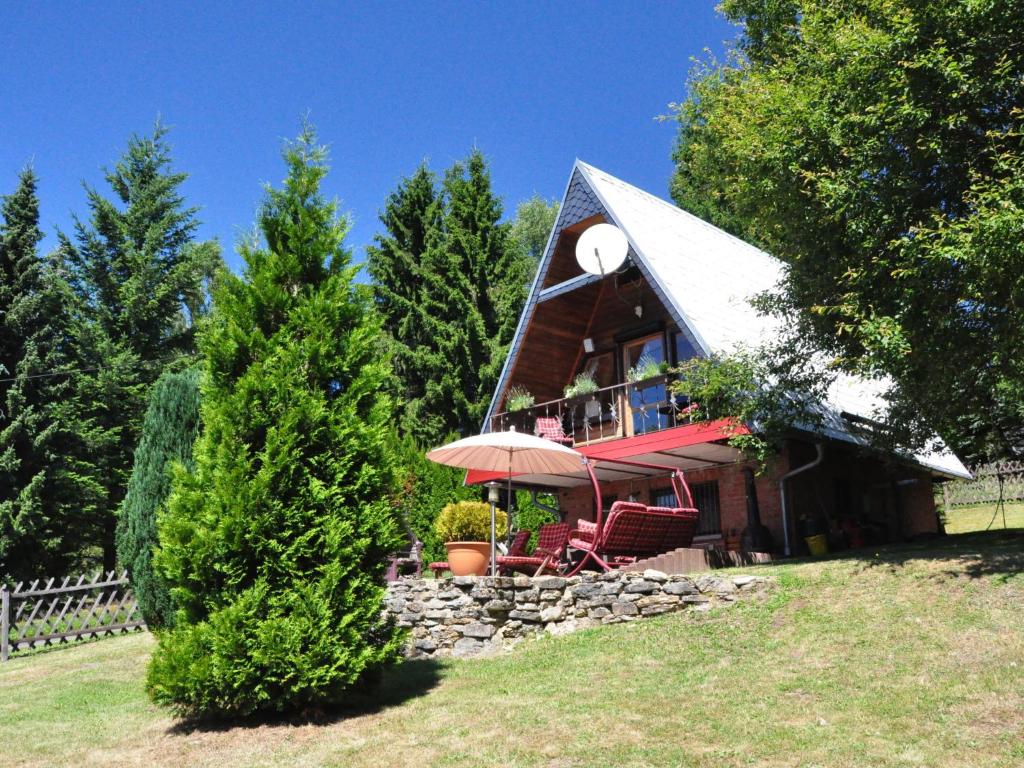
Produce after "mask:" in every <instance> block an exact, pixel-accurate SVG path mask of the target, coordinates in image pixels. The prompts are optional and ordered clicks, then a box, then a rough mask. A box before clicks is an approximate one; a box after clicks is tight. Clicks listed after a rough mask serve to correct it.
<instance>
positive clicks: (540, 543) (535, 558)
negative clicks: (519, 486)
mask: <svg viewBox="0 0 1024 768" xmlns="http://www.w3.org/2000/svg"><path fill="white" fill-rule="evenodd" d="M568 543H569V524H568V523H545V524H544V525H542V526H541V527H540V530H539V531H537V546H536V548H535V549H534V550H533V554H532V555H526V554H525V553H524V554H521V555H519V554H512V553H511V551H510V552H509V554H508V555H505V556H503V557H499V558H498V567H499V568H501V570H502V571H518V572H519V573H525V574H527V575H528V576H540V575H541V574H542V573H544V572H545V571H547V572H550V573H558V565H559V561H560V560H561V559H562V553H563V552H565V547H566V545H567V544H568Z"/></svg>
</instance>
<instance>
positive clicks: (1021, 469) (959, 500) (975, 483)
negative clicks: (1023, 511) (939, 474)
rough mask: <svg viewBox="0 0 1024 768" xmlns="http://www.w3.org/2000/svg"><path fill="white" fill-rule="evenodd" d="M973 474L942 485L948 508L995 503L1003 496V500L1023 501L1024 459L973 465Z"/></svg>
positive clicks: (944, 499)
mask: <svg viewBox="0 0 1024 768" xmlns="http://www.w3.org/2000/svg"><path fill="white" fill-rule="evenodd" d="M971 474H972V475H974V479H973V480H958V481H956V482H952V483H944V484H943V488H942V493H943V502H944V503H945V504H946V506H947V507H956V506H961V507H962V506H967V505H970V504H990V503H993V504H994V503H995V502H997V501H999V499H1000V498H1002V499H1003V501H1021V500H1024V461H1000V462H995V463H992V464H982V465H980V466H977V467H974V468H972V469H971ZM1000 485H1001V486H1002V489H1000ZM1000 494H1001V495H1000Z"/></svg>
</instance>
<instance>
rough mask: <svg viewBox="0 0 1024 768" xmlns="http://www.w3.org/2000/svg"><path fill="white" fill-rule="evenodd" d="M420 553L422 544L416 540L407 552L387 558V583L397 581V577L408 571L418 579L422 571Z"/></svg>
mask: <svg viewBox="0 0 1024 768" xmlns="http://www.w3.org/2000/svg"><path fill="white" fill-rule="evenodd" d="M422 551H423V542H422V541H420V540H419V539H416V540H415V541H414V542H413V544H412V546H411V547H410V548H409V551H408V552H406V553H397V554H394V555H392V556H391V557H389V558H388V570H387V580H388V581H389V582H391V581H398V577H399V576H401V575H402V574H403V573H407V572H409V571H412V573H413V575H414V576H415V577H416V578H417V579H418V578H419V577H420V573H421V572H422V570H423V564H422V563H421V562H420V553H421V552H422Z"/></svg>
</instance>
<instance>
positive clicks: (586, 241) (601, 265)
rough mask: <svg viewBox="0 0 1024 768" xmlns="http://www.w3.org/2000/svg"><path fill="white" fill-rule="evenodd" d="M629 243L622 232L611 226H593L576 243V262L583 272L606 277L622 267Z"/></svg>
mask: <svg viewBox="0 0 1024 768" xmlns="http://www.w3.org/2000/svg"><path fill="white" fill-rule="evenodd" d="M628 251H629V243H628V242H627V241H626V235H625V234H623V232H622V230H621V229H619V228H618V227H616V226H615V225H613V224H595V225H594V226H592V227H590V228H589V229H587V230H586V231H585V232H584V233H583V234H582V235H580V239H579V240H578V241H577V242H576V261H577V263H579V265H580V267H581V268H582V269H583V271H584V272H589V273H590V274H592V275H601V276H602V277H603V276H604V275H607V274H608V273H610V272H614V271H615V270H616V269H618V268H619V267H621V266H622V262H624V261H625V260H626V253H627V252H628Z"/></svg>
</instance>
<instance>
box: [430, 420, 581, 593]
mask: <svg viewBox="0 0 1024 768" xmlns="http://www.w3.org/2000/svg"><path fill="white" fill-rule="evenodd" d="M427 458H428V459H430V460H431V461H435V462H437V463H438V464H446V465H448V466H449V467H459V468H460V469H477V470H482V471H492V472H508V497H509V500H510V501H511V499H512V475H513V474H534V473H540V474H561V473H563V472H578V471H580V469H581V468H582V467H583V460H584V459H583V454H582V453H579V452H578V451H574V450H573V449H572V448H568V447H566V446H564V445H561V444H559V443H555V442H552V441H551V440H545V439H544V438H542V437H534V436H533V435H528V434H526V433H525V432H516V431H515V430H514V429H511V430H509V431H508V432H485V433H484V434H482V435H473V436H472V437H465V438H463V439H462V440H456V441H455V442H454V443H448V445H443V446H441V447H440V448H435V449H434V450H432V451H430V452H429V453H428V454H427ZM496 564H497V563H496V559H495V541H494V507H493V506H492V507H491V575H492V576H493V575H494V574H495V570H496Z"/></svg>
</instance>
